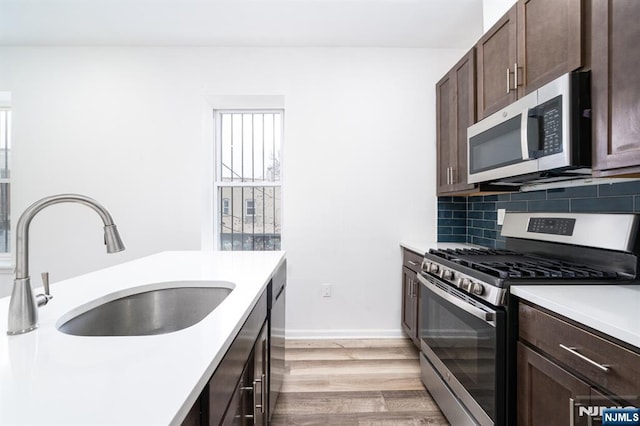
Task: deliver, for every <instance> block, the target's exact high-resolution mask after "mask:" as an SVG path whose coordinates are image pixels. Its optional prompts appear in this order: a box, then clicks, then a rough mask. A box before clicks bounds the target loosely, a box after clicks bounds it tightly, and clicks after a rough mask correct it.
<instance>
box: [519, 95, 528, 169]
mask: <svg viewBox="0 0 640 426" xmlns="http://www.w3.org/2000/svg"><path fill="white" fill-rule="evenodd" d="M520 119H521V123H520V149H521V150H522V159H523V160H529V108H525V109H524V110H523V111H522V116H521V118H520Z"/></svg>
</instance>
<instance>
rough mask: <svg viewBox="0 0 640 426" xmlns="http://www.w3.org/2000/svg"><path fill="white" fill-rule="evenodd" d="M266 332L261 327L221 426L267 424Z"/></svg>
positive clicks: (265, 325) (264, 327)
mask: <svg viewBox="0 0 640 426" xmlns="http://www.w3.org/2000/svg"><path fill="white" fill-rule="evenodd" d="M267 332H268V327H267V324H266V323H265V324H264V326H263V327H262V331H261V332H260V335H259V336H258V340H257V341H256V343H255V345H254V346H253V350H252V351H251V355H250V356H249V359H248V360H247V363H246V365H245V367H244V370H242V376H241V378H240V382H239V383H238V386H237V387H236V389H235V392H234V394H233V396H232V398H231V402H230V403H229V407H228V408H227V411H226V413H225V415H224V417H223V419H222V420H221V421H220V424H221V425H223V426H230V425H234V426H241V425H242V426H244V425H266V424H267V409H268V405H267V392H266V390H267V389H268V387H267V385H268V383H267V368H268V365H267V362H268V361H267V360H268V358H267V357H268V351H267V344H268V340H267Z"/></svg>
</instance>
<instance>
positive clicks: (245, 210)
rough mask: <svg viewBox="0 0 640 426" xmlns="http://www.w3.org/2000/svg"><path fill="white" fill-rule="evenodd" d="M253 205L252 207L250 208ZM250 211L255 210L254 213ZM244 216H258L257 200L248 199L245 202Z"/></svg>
mask: <svg viewBox="0 0 640 426" xmlns="http://www.w3.org/2000/svg"><path fill="white" fill-rule="evenodd" d="M249 204H251V207H249ZM249 210H253V213H249ZM244 215H245V217H255V215H256V200H255V199H253V198H247V199H246V200H244Z"/></svg>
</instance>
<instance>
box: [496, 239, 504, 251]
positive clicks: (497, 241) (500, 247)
mask: <svg viewBox="0 0 640 426" xmlns="http://www.w3.org/2000/svg"><path fill="white" fill-rule="evenodd" d="M496 248H497V249H504V248H506V244H505V242H504V241H499V240H496Z"/></svg>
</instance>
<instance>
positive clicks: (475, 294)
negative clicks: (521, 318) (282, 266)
mask: <svg viewBox="0 0 640 426" xmlns="http://www.w3.org/2000/svg"><path fill="white" fill-rule="evenodd" d="M639 224H640V216H639V215H633V214H590V213H507V215H506V217H505V221H504V225H503V227H502V232H501V234H502V235H503V236H504V237H506V243H505V249H504V250H496V249H484V248H469V249H446V250H433V249H432V250H430V251H429V252H428V253H426V254H425V256H424V261H423V263H422V271H421V273H419V274H418V280H419V281H420V283H421V289H420V298H421V299H420V300H421V301H420V304H421V306H420V308H421V310H420V327H419V328H420V342H421V351H422V354H421V358H420V361H421V376H422V381H423V383H424V384H425V386H426V387H427V389H429V392H430V393H431V394H432V396H433V397H434V399H435V400H436V401H437V402H438V405H439V406H440V408H441V409H442V411H443V412H444V414H445V415H446V416H447V418H448V419H449V421H450V422H451V424H455V425H466V424H481V425H493V424H496V425H507V424H514V423H513V422H514V421H515V420H514V419H515V395H516V392H515V388H514V386H515V349H514V347H515V346H514V345H515V340H516V338H517V326H516V324H515V315H514V317H513V318H512V311H513V310H514V309H513V306H512V298H511V297H510V295H509V287H510V286H511V285H516V284H517V285H559V284H562V285H567V284H575V285H590V284H600V285H606V284H621V283H630V282H634V283H635V280H636V277H637V272H638V260H639V258H640V256H639V253H640V250H639V244H640V240H639V238H638V237H639V236H638V232H639Z"/></svg>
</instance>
